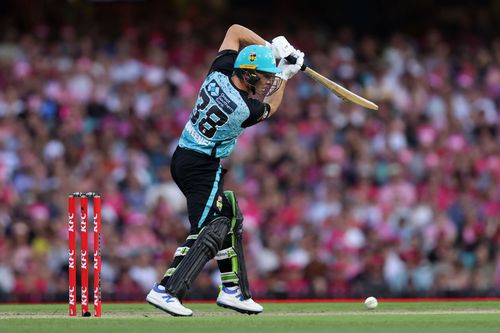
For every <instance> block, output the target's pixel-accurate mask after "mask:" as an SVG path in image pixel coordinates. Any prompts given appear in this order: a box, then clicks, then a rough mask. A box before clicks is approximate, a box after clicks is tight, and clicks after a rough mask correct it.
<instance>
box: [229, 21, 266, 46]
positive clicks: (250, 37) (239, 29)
mask: <svg viewBox="0 0 500 333" xmlns="http://www.w3.org/2000/svg"><path fill="white" fill-rule="evenodd" d="M228 33H234V34H235V36H236V37H237V39H238V41H239V43H240V49H242V48H243V47H245V46H247V45H254V44H257V45H265V44H266V41H265V39H263V38H262V37H260V36H259V35H257V34H256V33H255V32H253V31H252V30H250V29H248V28H245V27H244V26H242V25H239V24H233V25H232V26H231V27H230V28H229V30H228Z"/></svg>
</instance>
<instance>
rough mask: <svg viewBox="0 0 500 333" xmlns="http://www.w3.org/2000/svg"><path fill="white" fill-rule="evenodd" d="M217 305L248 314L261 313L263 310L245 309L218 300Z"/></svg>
mask: <svg viewBox="0 0 500 333" xmlns="http://www.w3.org/2000/svg"><path fill="white" fill-rule="evenodd" d="M217 305H218V306H220V307H223V308H226V309H230V310H234V311H237V312H239V313H243V314H247V315H258V314H259V313H261V312H262V311H251V310H244V309H240V308H237V307H234V306H231V305H227V304H224V303H220V302H217Z"/></svg>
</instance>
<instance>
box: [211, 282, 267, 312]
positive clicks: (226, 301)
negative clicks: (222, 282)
mask: <svg viewBox="0 0 500 333" xmlns="http://www.w3.org/2000/svg"><path fill="white" fill-rule="evenodd" d="M217 305H218V306H222V307H223V308H227V309H231V310H235V311H238V312H241V313H246V314H249V315H251V314H259V313H261V312H262V311H263V310H264V308H263V307H262V306H261V305H260V304H258V303H255V301H254V300H253V299H251V298H249V299H244V298H243V295H242V294H241V290H240V287H238V286H235V287H225V286H222V287H221V289H220V292H219V297H217Z"/></svg>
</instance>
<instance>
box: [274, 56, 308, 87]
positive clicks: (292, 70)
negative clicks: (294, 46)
mask: <svg viewBox="0 0 500 333" xmlns="http://www.w3.org/2000/svg"><path fill="white" fill-rule="evenodd" d="M290 55H291V56H293V57H295V58H296V59H297V61H296V62H295V64H291V63H289V62H288V60H286V59H285V58H283V59H281V60H280V63H279V65H278V68H279V69H281V73H278V74H276V76H277V77H279V78H281V79H282V80H289V79H291V78H292V77H293V76H294V75H295V74H297V73H298V72H299V71H300V68H301V67H302V65H303V64H304V52H301V51H299V50H295V51H294V52H293V53H291V54H290Z"/></svg>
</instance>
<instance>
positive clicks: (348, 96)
mask: <svg viewBox="0 0 500 333" xmlns="http://www.w3.org/2000/svg"><path fill="white" fill-rule="evenodd" d="M286 60H287V61H288V62H289V63H291V64H295V62H296V61H297V59H295V58H294V57H293V56H288V57H286ZM300 70H301V71H303V72H304V74H306V75H307V76H309V77H310V78H311V79H313V80H314V81H316V82H318V83H320V84H322V85H323V86H325V87H326V88H327V89H328V90H330V91H331V92H333V93H334V94H335V95H337V96H338V97H339V98H341V99H343V100H344V101H349V102H352V103H356V104H358V105H361V106H363V107H365V108H367V109H371V110H378V105H377V104H375V103H373V102H372V101H369V100H367V99H366V98H363V97H361V96H359V95H356V94H355V93H353V92H352V91H350V90H348V89H346V88H344V87H342V86H341V85H339V84H337V83H335V82H333V81H331V80H329V79H327V78H326V77H324V76H323V75H321V74H319V73H318V72H316V71H315V70H313V69H311V68H309V67H307V66H306V65H302V67H301V68H300Z"/></svg>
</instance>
